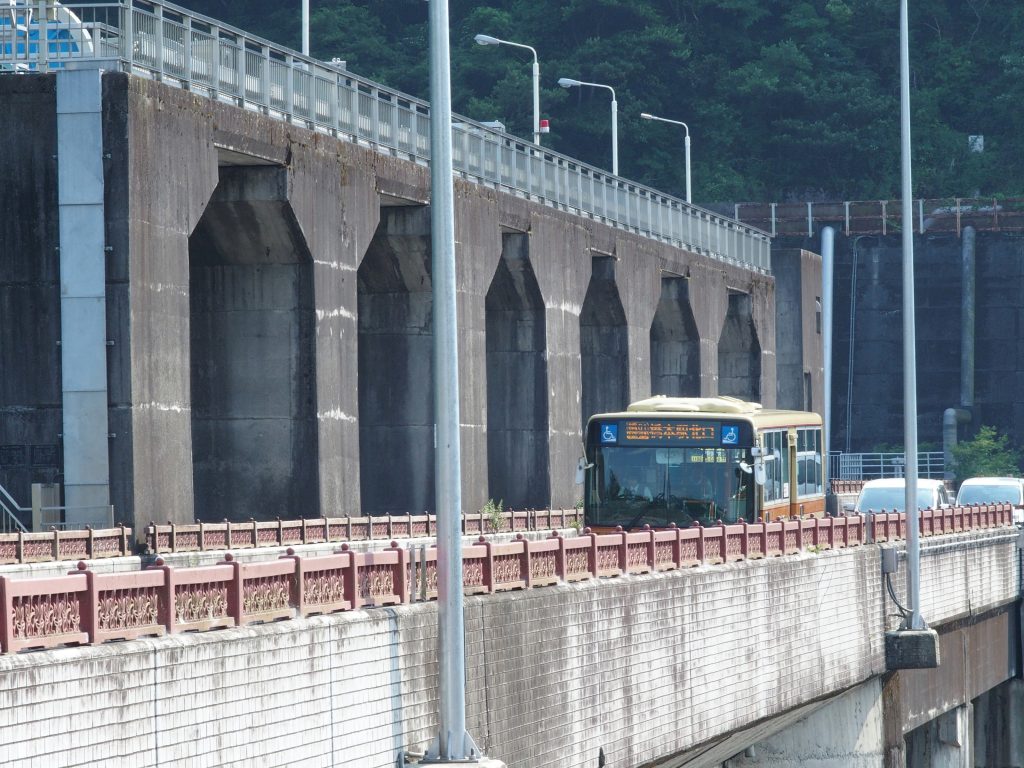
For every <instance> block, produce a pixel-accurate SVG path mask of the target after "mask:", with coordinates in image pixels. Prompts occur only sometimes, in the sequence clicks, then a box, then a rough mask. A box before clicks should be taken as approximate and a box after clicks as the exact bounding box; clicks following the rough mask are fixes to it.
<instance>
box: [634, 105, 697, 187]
mask: <svg viewBox="0 0 1024 768" xmlns="http://www.w3.org/2000/svg"><path fill="white" fill-rule="evenodd" d="M640 117H642V118H643V119H644V120H657V121H658V122H659V123H672V125H681V126H683V130H684V131H686V140H685V142H684V146H685V148H686V202H688V203H691V204H692V203H693V198H692V197H691V190H690V126H688V125H687V124H686V123H684V122H683V121H682V120H670V119H668V118H667V117H658V116H657V115H652V114H651V113H650V112H641V113H640Z"/></svg>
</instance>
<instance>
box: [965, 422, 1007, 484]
mask: <svg viewBox="0 0 1024 768" xmlns="http://www.w3.org/2000/svg"><path fill="white" fill-rule="evenodd" d="M952 452H953V471H954V473H955V474H956V481H957V482H958V483H960V482H963V481H964V480H966V479H967V478H968V477H1018V476H1019V475H1020V454H1019V453H1018V452H1017V451H1015V450H1014V449H1013V448H1011V447H1010V439H1009V438H1008V437H1007V436H1006V435H1000V434H999V433H997V432H996V430H995V428H994V427H985V426H983V427H982V428H981V429H979V430H978V434H977V435H975V436H974V438H973V439H972V440H965V441H963V442H960V443H957V444H956V445H955V446H953V451H952Z"/></svg>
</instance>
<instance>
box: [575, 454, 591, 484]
mask: <svg viewBox="0 0 1024 768" xmlns="http://www.w3.org/2000/svg"><path fill="white" fill-rule="evenodd" d="M592 466H594V465H593V464H587V457H586V456H580V460H579V461H577V462H576V485H583V484H584V483H585V482H586V481H587V470H588V469H590V468H591V467H592Z"/></svg>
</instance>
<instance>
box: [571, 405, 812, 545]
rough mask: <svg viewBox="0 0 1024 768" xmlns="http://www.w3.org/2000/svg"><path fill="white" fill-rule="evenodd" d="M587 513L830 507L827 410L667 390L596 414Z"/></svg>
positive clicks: (709, 516)
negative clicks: (825, 463) (824, 430)
mask: <svg viewBox="0 0 1024 768" xmlns="http://www.w3.org/2000/svg"><path fill="white" fill-rule="evenodd" d="M585 450H586V456H585V460H584V461H583V462H581V469H583V470H584V471H583V472H581V473H580V474H581V475H582V477H578V478H577V479H578V480H582V481H583V483H584V500H583V503H584V516H585V521H586V525H588V526H589V527H591V528H592V529H594V530H602V529H603V530H607V529H614V528H615V527H617V526H620V525H621V526H622V527H623V528H625V529H627V530H628V529H631V528H638V527H642V526H643V525H645V524H646V525H650V526H651V527H652V528H663V527H667V526H669V525H670V524H672V523H675V524H676V525H678V526H680V527H682V526H689V525H692V524H693V523H694V522H699V523H701V524H702V525H711V524H714V523H717V522H718V521H723V522H725V523H735V522H739V521H740V520H746V521H748V522H757V521H769V520H774V519H777V518H780V517H798V516H810V515H813V516H821V515H823V514H824V513H825V493H824V488H823V484H822V450H823V446H822V437H821V416H819V415H818V414H816V413H810V412H804V411H782V410H768V409H764V408H762V407H761V406H760V405H759V404H758V403H750V402H746V401H744V400H738V399H736V398H733V397H666V396H664V395H658V396H655V397H650V398H647V399H646V400H640V401H638V402H635V403H632V404H630V405H629V407H627V408H626V410H625V411H624V412H622V413H601V414H596V415H594V416H592V417H591V418H590V420H589V421H588V423H587V432H586V437H585Z"/></svg>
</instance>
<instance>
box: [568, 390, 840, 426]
mask: <svg viewBox="0 0 1024 768" xmlns="http://www.w3.org/2000/svg"><path fill="white" fill-rule="evenodd" d="M636 416H656V417H661V418H665V417H671V416H680V417H685V418H688V419H694V418H696V419H719V418H722V417H723V416H724V417H731V418H741V419H744V420H747V421H750V422H751V423H752V424H753V425H754V426H755V427H759V428H769V427H782V426H800V425H807V426H818V425H820V424H821V416H820V415H819V414H817V413H814V412H813V411H786V410H776V409H772V408H763V407H762V406H761V404H760V403H753V402H750V401H747V400H740V399H739V398H736V397H729V396H727V395H720V396H718V397H669V396H667V395H654V396H653V397H648V398H645V399H643V400H637V401H636V402H634V403H630V404H629V405H628V406H627V407H626V410H625V411H623V412H620V413H598V414H594V415H593V416H591V417H590V419H589V420H592V419H596V418H630V417H636ZM589 420H588V421H589Z"/></svg>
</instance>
